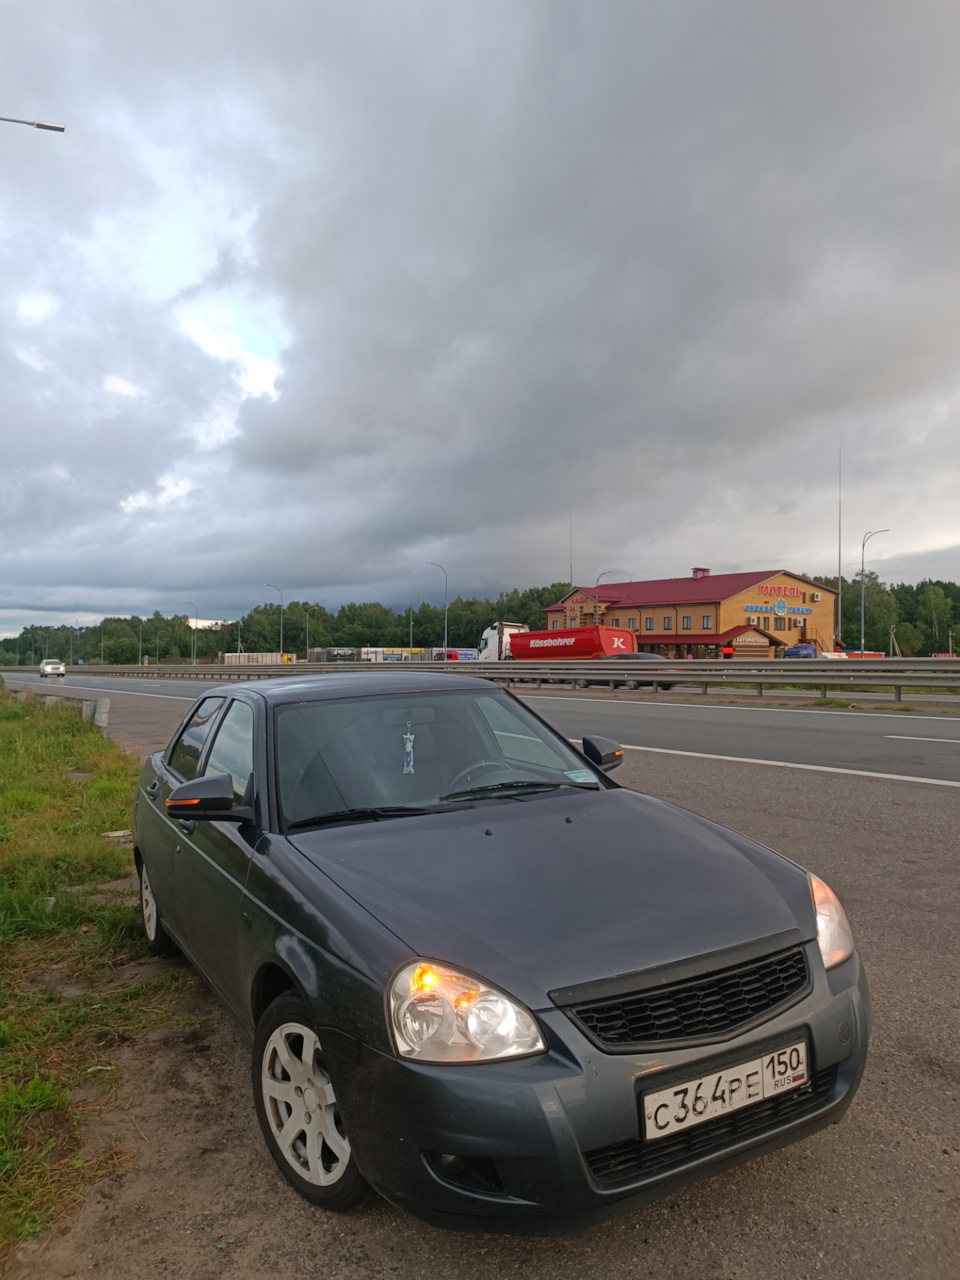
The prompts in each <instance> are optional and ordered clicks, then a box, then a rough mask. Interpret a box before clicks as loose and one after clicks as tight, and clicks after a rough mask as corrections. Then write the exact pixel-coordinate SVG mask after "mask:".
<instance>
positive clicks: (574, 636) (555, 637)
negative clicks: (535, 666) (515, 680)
mask: <svg viewBox="0 0 960 1280" xmlns="http://www.w3.org/2000/svg"><path fill="white" fill-rule="evenodd" d="M636 651H637V642H636V640H635V639H634V637H633V632H631V631H626V630H621V629H620V628H619V627H570V628H569V630H566V631H519V632H517V633H516V634H515V635H512V636H511V637H510V652H511V653H512V654H513V657H514V660H515V661H518V662H519V661H524V660H525V661H528V662H529V661H531V660H533V661H537V662H553V661H554V659H556V658H576V659H578V660H579V661H583V659H585V658H615V657H617V655H618V654H621V653H636Z"/></svg>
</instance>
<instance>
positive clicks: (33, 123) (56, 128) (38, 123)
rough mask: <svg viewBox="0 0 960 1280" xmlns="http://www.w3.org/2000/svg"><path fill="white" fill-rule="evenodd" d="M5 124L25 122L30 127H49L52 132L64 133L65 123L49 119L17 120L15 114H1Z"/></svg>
mask: <svg viewBox="0 0 960 1280" xmlns="http://www.w3.org/2000/svg"><path fill="white" fill-rule="evenodd" d="M0 120H2V121H3V123H4V124H25V125H26V126H27V128H29V129H47V130H49V132H50V133H63V132H64V131H65V130H66V127H67V126H66V125H65V124H51V122H50V121H49V120H17V119H16V118H15V117H14V116H0Z"/></svg>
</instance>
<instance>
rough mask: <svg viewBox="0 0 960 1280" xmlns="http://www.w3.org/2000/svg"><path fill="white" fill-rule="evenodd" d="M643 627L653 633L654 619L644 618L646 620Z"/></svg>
mask: <svg viewBox="0 0 960 1280" xmlns="http://www.w3.org/2000/svg"><path fill="white" fill-rule="evenodd" d="M643 625H644V626H645V627H646V628H647V630H648V631H652V630H653V619H652V618H644V620H643Z"/></svg>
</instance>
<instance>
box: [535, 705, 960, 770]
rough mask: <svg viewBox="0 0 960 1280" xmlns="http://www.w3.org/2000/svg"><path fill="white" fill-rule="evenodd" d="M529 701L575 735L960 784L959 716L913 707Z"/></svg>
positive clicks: (558, 726) (650, 747) (654, 747)
mask: <svg viewBox="0 0 960 1280" xmlns="http://www.w3.org/2000/svg"><path fill="white" fill-rule="evenodd" d="M529 701H530V705H531V706H532V707H533V708H534V709H535V710H536V711H538V712H539V713H540V715H542V716H543V717H544V719H546V720H549V722H550V723H551V724H552V725H553V726H554V728H556V729H559V731H560V732H561V733H562V734H564V735H565V736H566V737H568V738H581V737H582V736H583V735H584V734H585V733H601V734H605V735H606V736H607V737H609V738H613V739H614V740H615V741H617V742H620V743H622V744H623V745H624V746H631V747H642V748H645V749H647V750H651V751H654V750H655V751H664V752H670V751H676V752H683V753H684V754H693V755H701V756H719V757H723V758H726V759H735V760H743V761H761V760H762V761H776V762H780V763H791V764H803V765H809V766H813V767H816V768H821V769H844V770H854V771H856V772H859V773H879V774H883V775H885V776H894V777H904V776H906V777H913V778H925V779H935V780H939V781H949V782H953V783H956V785H958V786H960V719H954V718H953V717H947V716H938V715H915V714H911V713H909V712H894V711H891V712H877V711H832V710H826V709H824V710H820V709H816V710H813V709H801V708H798V707H797V708H780V707H742V706H741V707H729V706H728V707H723V706H707V705H703V704H696V703H676V704H670V703H664V702H639V701H637V702H627V701H626V700H624V701H622V702H620V701H613V700H612V699H609V698H603V699H601V698H597V699H587V698H584V697H583V696H582V695H580V696H578V697H576V698H570V697H567V698H564V697H550V696H547V695H540V696H537V697H535V698H534V697H531V698H530V699H529Z"/></svg>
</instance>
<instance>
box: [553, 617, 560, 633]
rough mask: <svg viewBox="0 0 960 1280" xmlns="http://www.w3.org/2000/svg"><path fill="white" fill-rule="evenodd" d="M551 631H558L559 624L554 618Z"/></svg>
mask: <svg viewBox="0 0 960 1280" xmlns="http://www.w3.org/2000/svg"><path fill="white" fill-rule="evenodd" d="M553 629H554V631H559V630H560V623H559V622H558V621H557V619H556V618H554V620H553Z"/></svg>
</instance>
